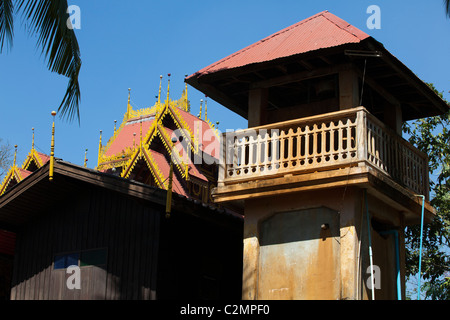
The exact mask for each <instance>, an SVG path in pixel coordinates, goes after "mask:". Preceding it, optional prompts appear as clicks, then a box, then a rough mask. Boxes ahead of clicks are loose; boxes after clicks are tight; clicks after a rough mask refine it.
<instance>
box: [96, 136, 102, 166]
mask: <svg viewBox="0 0 450 320" xmlns="http://www.w3.org/2000/svg"><path fill="white" fill-rule="evenodd" d="M101 157H102V130H100V139H99V142H98V160H97V166H98V165H100V162H101V161H100V159H101Z"/></svg>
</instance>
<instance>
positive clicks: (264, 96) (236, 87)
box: [186, 11, 448, 300]
mask: <svg viewBox="0 0 450 320" xmlns="http://www.w3.org/2000/svg"><path fill="white" fill-rule="evenodd" d="M186 81H187V83H188V84H190V85H192V86H193V87H195V88H197V89H198V90H200V91H202V92H203V93H205V94H206V95H208V96H209V97H211V98H212V99H214V100H216V101H217V102H219V103H221V104H223V105H224V106H225V107H227V108H229V109H230V110H232V111H234V112H236V113H237V114H239V115H241V116H243V117H245V118H246V119H248V127H249V128H248V129H246V130H241V131H237V132H234V133H225V134H223V138H222V139H223V143H222V148H223V151H222V156H221V161H220V165H219V179H218V187H217V188H216V189H214V190H213V194H212V197H213V199H214V201H215V202H216V203H221V204H225V203H228V204H233V205H235V206H240V208H242V210H244V216H245V223H244V257H243V259H244V271H243V288H242V298H243V299H249V300H253V299H402V298H404V297H405V250H404V235H403V231H404V229H405V226H407V225H411V224H418V223H420V221H421V209H422V206H424V214H425V222H429V221H431V219H433V217H434V214H435V212H434V209H433V208H432V207H431V206H430V204H429V201H428V200H429V181H428V179H429V177H428V159H427V155H426V154H423V153H422V152H420V151H419V150H417V149H416V148H414V147H413V146H412V145H411V144H410V143H408V142H407V141H406V140H404V139H403V138H402V137H401V125H402V123H403V122H404V121H408V120H413V119H418V118H422V117H428V116H435V115H439V114H442V113H444V112H445V111H447V110H448V106H447V104H446V103H445V102H444V101H443V100H442V99H441V98H440V97H439V96H438V95H436V94H435V93H434V92H433V90H431V89H430V88H429V87H428V86H427V85H426V84H425V83H424V82H422V81H421V80H420V79H418V78H417V76H415V75H414V73H413V72H412V71H411V70H409V69H408V68H407V67H406V66H405V65H404V64H403V63H402V62H401V61H399V60H398V59H397V58H395V57H394V56H393V55H392V54H391V53H389V51H388V50H386V49H385V48H384V47H383V45H382V44H381V43H379V42H378V41H376V40H375V39H373V38H372V37H370V36H369V35H367V34H366V33H364V32H363V31H361V30H358V29H357V28H355V27H354V26H352V25H350V24H349V23H347V22H345V21H343V20H342V19H340V18H339V17H336V16H335V15H333V14H331V13H330V12H328V11H324V12H321V13H318V14H316V15H314V16H312V17H310V18H308V19H305V20H303V21H300V22H299V23H296V24H295V25H292V26H290V27H287V28H285V29H283V30H281V31H279V32H277V33H275V34H273V35H271V36H268V37H267V38H265V39H262V40H261V41H258V42H256V43H254V44H252V45H250V46H248V47H246V48H244V49H242V50H239V51H238V52H236V53H233V54H232V55H230V56H228V57H225V58H224V59H221V60H219V61H217V62H215V63H213V64H211V65H209V66H207V67H205V68H203V69H201V70H200V71H198V72H196V73H195V74H193V75H191V76H189V77H188V78H187V79H186ZM377 270H378V271H377Z"/></svg>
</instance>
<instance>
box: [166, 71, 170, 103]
mask: <svg viewBox="0 0 450 320" xmlns="http://www.w3.org/2000/svg"><path fill="white" fill-rule="evenodd" d="M167 76H168V77H169V79H168V80H167V105H169V93H170V73H168V74H167Z"/></svg>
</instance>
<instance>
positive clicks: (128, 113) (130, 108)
mask: <svg viewBox="0 0 450 320" xmlns="http://www.w3.org/2000/svg"><path fill="white" fill-rule="evenodd" d="M132 111H133V107H132V106H131V88H128V104H127V119H130V116H131V112H132Z"/></svg>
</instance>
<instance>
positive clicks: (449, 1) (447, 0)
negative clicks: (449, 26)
mask: <svg viewBox="0 0 450 320" xmlns="http://www.w3.org/2000/svg"><path fill="white" fill-rule="evenodd" d="M444 6H445V13H446V14H447V16H448V17H449V18H450V0H444Z"/></svg>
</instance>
